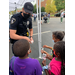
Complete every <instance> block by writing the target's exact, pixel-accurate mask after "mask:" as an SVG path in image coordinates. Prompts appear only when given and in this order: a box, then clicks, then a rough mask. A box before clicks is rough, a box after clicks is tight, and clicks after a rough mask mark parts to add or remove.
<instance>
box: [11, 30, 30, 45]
mask: <svg viewBox="0 0 75 75" xmlns="http://www.w3.org/2000/svg"><path fill="white" fill-rule="evenodd" d="M18 35H20V36H27V37H29V32H28V30H27V32H26V33H22V34H18ZM16 41H17V40H15V39H11V38H10V43H12V44H14V43H15V42H16Z"/></svg>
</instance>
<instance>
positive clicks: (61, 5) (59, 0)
mask: <svg viewBox="0 0 75 75" xmlns="http://www.w3.org/2000/svg"><path fill="white" fill-rule="evenodd" d="M55 5H56V8H57V11H60V10H62V9H65V0H55Z"/></svg>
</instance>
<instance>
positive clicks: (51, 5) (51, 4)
mask: <svg viewBox="0 0 75 75" xmlns="http://www.w3.org/2000/svg"><path fill="white" fill-rule="evenodd" d="M45 11H46V12H47V13H55V12H56V11H57V9H56V5H55V1H54V0H47V2H46V7H45Z"/></svg>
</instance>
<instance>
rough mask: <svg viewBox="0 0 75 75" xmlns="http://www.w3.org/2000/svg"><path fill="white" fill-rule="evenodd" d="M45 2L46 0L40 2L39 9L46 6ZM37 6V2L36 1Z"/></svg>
mask: <svg viewBox="0 0 75 75" xmlns="http://www.w3.org/2000/svg"><path fill="white" fill-rule="evenodd" d="M46 1H47V0H41V7H45V6H46ZM38 5H39V0H38Z"/></svg>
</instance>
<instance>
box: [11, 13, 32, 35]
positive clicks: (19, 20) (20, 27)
mask: <svg viewBox="0 0 75 75" xmlns="http://www.w3.org/2000/svg"><path fill="white" fill-rule="evenodd" d="M21 13H22V12H20V13H17V14H14V15H13V16H12V17H11V20H10V29H12V30H17V32H16V34H18V35H22V36H24V34H26V33H27V28H29V29H32V19H31V17H29V18H28V19H24V17H23V16H22V15H21Z"/></svg>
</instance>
